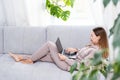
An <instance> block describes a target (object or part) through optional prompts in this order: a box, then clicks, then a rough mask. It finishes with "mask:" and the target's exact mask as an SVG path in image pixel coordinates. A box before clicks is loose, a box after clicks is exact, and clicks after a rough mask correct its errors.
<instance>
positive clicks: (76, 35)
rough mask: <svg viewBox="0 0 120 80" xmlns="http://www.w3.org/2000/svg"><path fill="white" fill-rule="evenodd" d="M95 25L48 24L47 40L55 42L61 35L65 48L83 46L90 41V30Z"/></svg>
mask: <svg viewBox="0 0 120 80" xmlns="http://www.w3.org/2000/svg"><path fill="white" fill-rule="evenodd" d="M94 27H95V26H88V27H87V26H48V27H47V40H50V41H53V42H55V41H56V39H57V37H60V40H61V43H62V45H63V47H64V48H68V47H74V48H82V47H84V46H85V45H87V44H88V43H89V42H90V32H91V30H92V29H93V28H94Z"/></svg>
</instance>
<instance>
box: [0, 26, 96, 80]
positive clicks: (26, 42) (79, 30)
mask: <svg viewBox="0 0 120 80" xmlns="http://www.w3.org/2000/svg"><path fill="white" fill-rule="evenodd" d="M92 28H94V26H47V27H41V26H38V27H14V26H4V27H1V28H0V80H71V77H72V75H71V74H70V73H69V72H66V71H63V70H61V69H59V68H58V67H57V66H56V65H55V64H52V63H47V62H40V61H38V62H36V63H35V64H22V63H20V62H15V61H14V60H13V59H12V58H11V57H10V56H9V55H8V52H9V51H12V52H14V53H19V54H33V53H34V52H35V51H36V50H37V49H38V48H40V47H41V46H42V45H43V44H44V43H45V42H46V41H53V42H55V41H56V39H57V37H60V40H61V43H62V45H63V47H64V48H67V47H75V48H81V47H83V46H85V45H86V44H87V43H89V37H90V31H91V30H92Z"/></svg>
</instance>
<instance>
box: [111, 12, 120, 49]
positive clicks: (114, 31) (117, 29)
mask: <svg viewBox="0 0 120 80" xmlns="http://www.w3.org/2000/svg"><path fill="white" fill-rule="evenodd" d="M111 35H113V48H114V49H115V48H116V47H120V14H119V15H118V17H117V18H116V20H115V21H114V25H113V27H112V28H111V29H110V36H111Z"/></svg>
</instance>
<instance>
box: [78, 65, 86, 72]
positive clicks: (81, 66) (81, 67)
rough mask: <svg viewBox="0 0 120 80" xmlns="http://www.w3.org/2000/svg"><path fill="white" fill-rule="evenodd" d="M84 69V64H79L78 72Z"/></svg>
mask: <svg viewBox="0 0 120 80" xmlns="http://www.w3.org/2000/svg"><path fill="white" fill-rule="evenodd" d="M85 68H86V66H85V64H84V63H81V64H80V68H79V71H83V70H84V69H85Z"/></svg>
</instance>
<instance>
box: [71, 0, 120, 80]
mask: <svg viewBox="0 0 120 80" xmlns="http://www.w3.org/2000/svg"><path fill="white" fill-rule="evenodd" d="M94 1H96V0H94ZM111 1H112V3H113V4H114V6H116V5H117V4H118V2H119V1H120V0H103V5H104V7H107V5H109V3H110V2H111ZM111 36H113V42H112V45H113V50H114V52H115V53H113V54H116V53H118V56H117V57H116V58H115V60H114V61H113V62H109V61H106V60H105V59H103V58H102V54H103V52H104V50H101V51H99V52H97V53H96V54H95V55H94V58H93V59H91V60H90V61H91V64H90V65H88V66H85V64H84V62H85V61H82V63H81V65H80V67H79V70H78V71H77V73H75V74H73V77H72V80H98V77H97V76H98V74H102V75H103V76H104V78H105V79H107V80H120V13H119V14H118V16H117V18H116V19H115V21H114V25H113V27H112V28H111V29H110V35H109V38H110V37H111ZM76 67H77V64H76V63H75V64H74V65H72V66H71V69H70V72H71V73H73V72H74V71H75V70H76ZM109 74H112V76H111V79H108V75H109Z"/></svg>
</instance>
